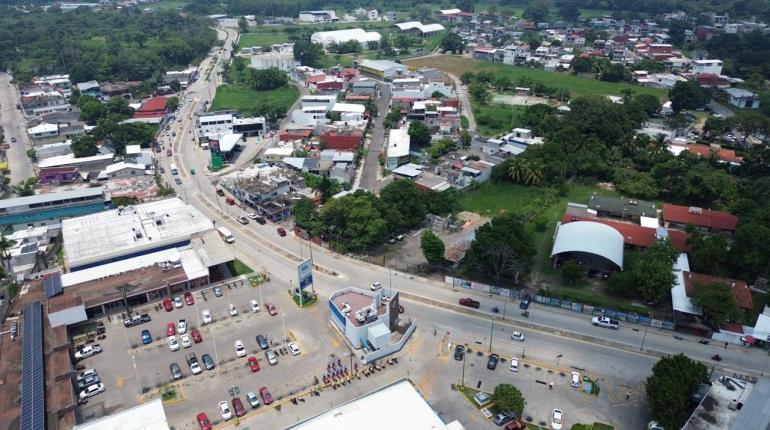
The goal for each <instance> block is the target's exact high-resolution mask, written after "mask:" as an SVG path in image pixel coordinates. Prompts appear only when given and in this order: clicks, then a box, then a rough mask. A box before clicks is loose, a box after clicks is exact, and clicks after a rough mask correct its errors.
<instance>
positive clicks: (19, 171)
mask: <svg viewBox="0 0 770 430" xmlns="http://www.w3.org/2000/svg"><path fill="white" fill-rule="evenodd" d="M11 79H12V76H11V75H10V74H8V73H5V72H0V127H2V128H3V131H4V133H5V142H6V143H7V144H9V145H11V148H10V149H8V150H7V151H6V153H5V154H6V157H7V158H8V165H9V167H10V169H11V173H10V177H11V183H12V184H16V183H18V182H21V181H23V180H24V179H27V178H30V177H32V176H35V171H34V170H33V168H32V161H31V160H30V159H29V157H27V149H29V148H31V147H32V144H31V142H30V139H29V136H28V135H27V130H26V124H27V122H26V119H25V118H24V115H23V114H22V112H21V111H20V110H18V109H16V104H17V103H19V93H18V91H16V87H14V86H13V85H11V84H10V82H11ZM12 137H15V138H16V140H17V141H16V142H15V143H11V138H12Z"/></svg>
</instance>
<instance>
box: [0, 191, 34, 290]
mask: <svg viewBox="0 0 770 430" xmlns="http://www.w3.org/2000/svg"><path fill="white" fill-rule="evenodd" d="M30 195H31V194H30ZM15 244H16V241H15V240H11V239H8V238H7V237H6V236H5V235H4V234H0V254H2V257H3V261H4V262H5V265H4V266H3V267H4V268H5V269H4V271H5V273H6V274H7V273H12V272H13V269H12V268H11V258H10V255H8V250H9V249H10V248H11V247H12V246H13V245H15ZM4 277H5V274H3V275H2V276H0V278H4ZM11 296H13V295H12V294H11Z"/></svg>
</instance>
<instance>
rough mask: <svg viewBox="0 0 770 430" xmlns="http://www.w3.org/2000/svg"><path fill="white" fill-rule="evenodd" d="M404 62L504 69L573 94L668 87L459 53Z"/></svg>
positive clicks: (450, 68)
mask: <svg viewBox="0 0 770 430" xmlns="http://www.w3.org/2000/svg"><path fill="white" fill-rule="evenodd" d="M403 62H404V64H408V65H410V66H413V67H435V68H437V69H439V70H443V71H445V72H448V73H451V74H453V75H455V76H460V75H462V74H463V73H464V72H473V73H478V72H480V71H482V70H488V71H490V72H493V73H504V74H506V75H508V76H509V77H510V78H511V80H512V81H513V82H516V81H517V80H519V79H521V78H527V79H531V80H533V81H535V82H541V83H543V84H544V85H546V86H548V87H555V88H564V89H567V90H569V92H570V93H571V94H572V95H573V96H576V95H588V94H602V95H617V96H619V95H621V91H623V90H624V89H626V88H630V89H632V90H633V91H634V92H635V93H636V94H652V95H655V96H658V97H663V96H664V95H665V91H663V90H659V89H656V88H647V87H640V86H638V85H632V84H628V83H615V82H604V81H597V80H595V79H586V78H581V77H579V76H574V75H568V74H564V73H554V72H546V71H544V70H540V69H531V68H528V67H519V66H508V65H506V64H499V63H491V62H489V61H478V60H472V59H470V58H467V57H461V56H457V55H436V56H430V57H423V58H415V59H410V60H404V61H403Z"/></svg>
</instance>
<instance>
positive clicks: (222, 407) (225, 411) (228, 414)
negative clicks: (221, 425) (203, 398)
mask: <svg viewBox="0 0 770 430" xmlns="http://www.w3.org/2000/svg"><path fill="white" fill-rule="evenodd" d="M217 407H218V408H219V414H220V415H222V419H223V420H225V421H227V420H230V419H232V418H233V413H232V411H230V406H229V405H228V404H227V402H225V401H222V402H219V404H218V405H217Z"/></svg>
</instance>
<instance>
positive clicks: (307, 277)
mask: <svg viewBox="0 0 770 430" xmlns="http://www.w3.org/2000/svg"><path fill="white" fill-rule="evenodd" d="M297 278H298V280H299V288H300V289H303V288H305V287H307V286H308V285H311V284H312V283H313V261H312V260H311V259H309V258H308V259H307V260H305V261H303V262H301V263H299V264H298V265H297Z"/></svg>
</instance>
